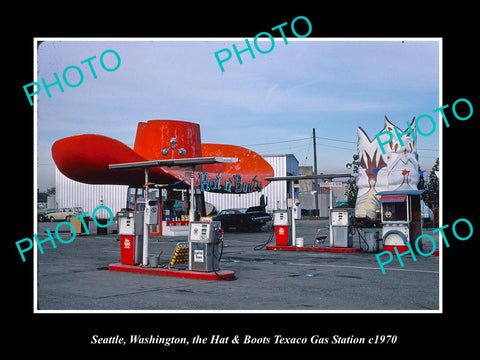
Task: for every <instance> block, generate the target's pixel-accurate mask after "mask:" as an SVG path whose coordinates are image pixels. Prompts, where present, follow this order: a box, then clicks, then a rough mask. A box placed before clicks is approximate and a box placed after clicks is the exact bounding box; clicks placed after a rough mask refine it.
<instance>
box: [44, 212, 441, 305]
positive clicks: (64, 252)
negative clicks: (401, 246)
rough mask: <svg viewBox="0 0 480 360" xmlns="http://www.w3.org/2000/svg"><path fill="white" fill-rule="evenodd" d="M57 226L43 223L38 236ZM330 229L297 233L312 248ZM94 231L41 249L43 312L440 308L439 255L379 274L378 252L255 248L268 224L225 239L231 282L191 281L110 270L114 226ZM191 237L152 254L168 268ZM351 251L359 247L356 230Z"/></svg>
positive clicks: (309, 224)
mask: <svg viewBox="0 0 480 360" xmlns="http://www.w3.org/2000/svg"><path fill="white" fill-rule="evenodd" d="M57 224H58V223H39V224H38V229H37V230H38V231H37V234H38V237H39V239H42V238H45V237H46V235H45V229H46V228H49V229H51V231H52V233H53V230H54V229H55V226H56V225H57ZM326 225H327V221H326V220H300V221H297V236H298V237H303V238H304V242H305V246H311V244H312V243H313V239H314V235H315V234H316V232H317V230H318V229H322V231H324V233H328V231H327V228H326ZM89 229H90V231H91V234H90V235H82V236H77V237H76V238H75V240H74V241H73V242H71V243H68V244H62V243H59V242H57V248H56V249H54V248H53V247H51V245H50V244H49V243H44V244H43V248H44V251H45V253H44V254H40V253H39V252H38V255H37V266H38V267H37V268H38V273H37V280H38V281H37V283H38V287H37V304H38V310H40V311H43V310H152V311H169V310H178V311H198V310H214V311H216V312H217V311H219V310H225V311H239V310H250V311H251V310H254V311H268V310H272V311H292V310H293V311H323V310H339V311H345V310H348V311H365V310H370V311H376V310H393V311H397V310H409V311H432V310H438V309H439V306H440V299H439V281H440V276H439V275H440V269H439V256H429V257H422V256H417V257H416V260H417V261H413V259H412V257H411V256H410V255H407V256H404V257H403V258H402V260H403V262H404V267H401V266H400V264H399V263H398V260H397V259H396V258H395V259H394V260H393V261H392V262H391V263H390V264H388V265H386V266H385V269H386V274H385V275H383V274H382V272H381V270H380V268H379V265H378V263H377V260H376V258H375V254H373V253H367V252H359V253H333V252H296V251H273V250H266V249H265V248H264V247H261V249H259V250H255V249H254V248H255V247H257V245H261V244H264V243H266V242H267V241H268V240H269V239H270V238H271V230H270V229H268V228H267V227H264V228H263V229H262V231H261V232H251V233H241V232H236V231H229V232H226V233H225V237H224V250H223V256H222V259H221V263H220V264H221V265H220V267H221V269H222V270H231V271H234V272H235V276H236V279H235V280H233V281H224V280H219V281H207V280H193V279H184V278H176V277H165V276H154V275H141V274H132V273H123V272H114V271H109V270H108V265H109V264H112V263H118V262H120V242H119V241H118V235H116V234H115V233H114V230H115V229H116V225H115V224H113V225H112V226H111V227H110V228H109V231H108V234H107V235H97V234H96V226H95V224H94V223H93V222H91V223H90V227H89ZM428 233H430V234H431V232H428ZM437 235H438V233H437V234H434V237H435V239H436V241H437V244H438V236H437ZM65 238H68V235H67V234H65ZM186 240H187V239H186V236H185V237H183V238H182V237H177V238H166V237H155V236H153V237H151V240H150V242H149V252H150V254H158V253H160V252H161V251H163V253H162V255H161V257H160V263H161V264H166V263H168V261H169V260H170V258H171V256H172V254H173V251H174V249H175V245H176V243H177V242H178V241H186ZM271 244H274V239H273V240H272V243H271ZM324 245H325V246H328V239H327V240H326V243H325V244H324ZM354 246H355V247H358V246H359V238H358V235H357V234H356V235H355V236H354ZM259 247H260V246H259ZM427 250H428V248H427V249H425V250H424V251H427Z"/></svg>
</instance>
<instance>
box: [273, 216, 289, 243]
mask: <svg viewBox="0 0 480 360" xmlns="http://www.w3.org/2000/svg"><path fill="white" fill-rule="evenodd" d="M273 226H274V227H275V242H276V245H277V246H290V245H292V213H291V211H290V210H274V211H273Z"/></svg>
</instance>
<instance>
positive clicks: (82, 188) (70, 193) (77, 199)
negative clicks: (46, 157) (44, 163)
mask: <svg viewBox="0 0 480 360" xmlns="http://www.w3.org/2000/svg"><path fill="white" fill-rule="evenodd" d="M127 190H128V186H126V185H90V184H84V183H80V182H77V181H74V180H71V179H69V178H67V177H66V176H65V175H63V174H62V173H61V172H60V171H59V170H58V169H57V168H55V201H56V203H57V207H58V208H63V207H76V206H79V207H81V208H83V210H84V211H88V213H89V215H90V216H91V215H92V213H93V210H94V209H95V208H96V207H97V206H99V205H104V206H107V207H108V208H109V209H110V210H111V211H112V213H113V214H114V215H116V213H117V212H118V211H120V209H122V208H124V207H125V204H126V202H127ZM95 215H96V216H97V217H99V218H102V217H104V218H108V212H107V211H106V210H103V209H100V210H98V211H97V212H96V214H95Z"/></svg>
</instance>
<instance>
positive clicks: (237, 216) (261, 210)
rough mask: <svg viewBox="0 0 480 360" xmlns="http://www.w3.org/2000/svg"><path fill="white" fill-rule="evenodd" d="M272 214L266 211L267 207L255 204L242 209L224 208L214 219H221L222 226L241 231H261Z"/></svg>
mask: <svg viewBox="0 0 480 360" xmlns="http://www.w3.org/2000/svg"><path fill="white" fill-rule="evenodd" d="M271 220H272V217H271V216H270V214H268V213H266V212H265V207H263V206H255V207H250V208H242V209H224V210H222V211H220V213H219V214H218V215H216V216H214V217H213V221H221V223H222V228H223V229H228V228H232V227H234V228H236V229H237V230H239V231H259V230H260V228H261V227H262V226H263V225H265V224H266V223H267V222H268V221H271Z"/></svg>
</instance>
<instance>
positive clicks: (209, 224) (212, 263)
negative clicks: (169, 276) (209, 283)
mask: <svg viewBox="0 0 480 360" xmlns="http://www.w3.org/2000/svg"><path fill="white" fill-rule="evenodd" d="M222 243H223V230H222V229H221V228H220V221H190V229H189V233H188V245H189V246H188V247H189V254H188V269H189V270H193V271H205V272H208V271H218V270H219V262H220V256H221V248H220V245H221V244H222Z"/></svg>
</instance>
